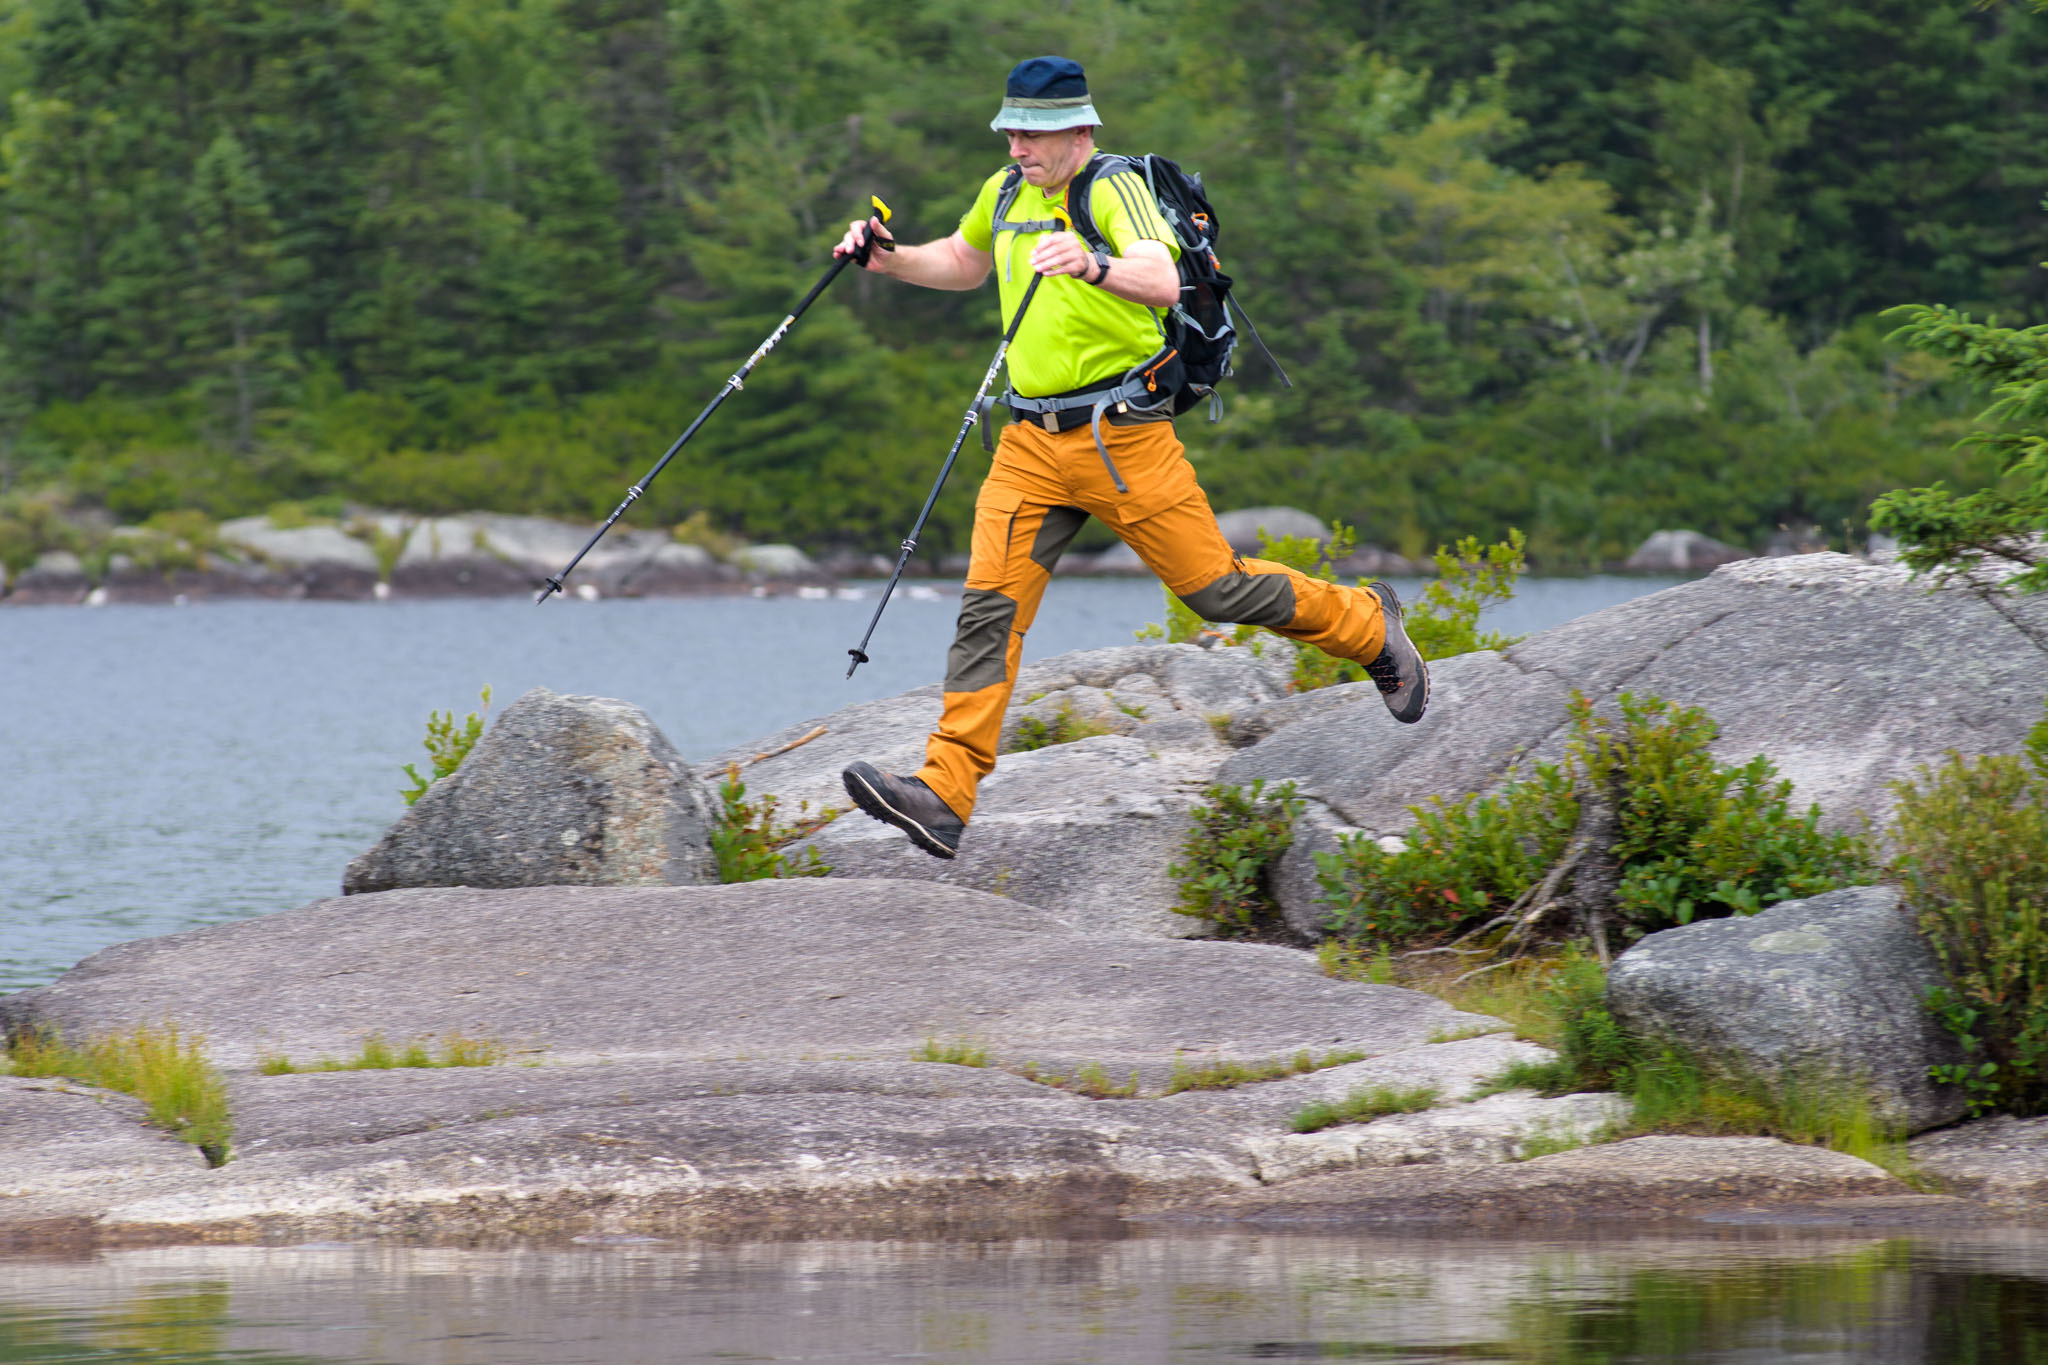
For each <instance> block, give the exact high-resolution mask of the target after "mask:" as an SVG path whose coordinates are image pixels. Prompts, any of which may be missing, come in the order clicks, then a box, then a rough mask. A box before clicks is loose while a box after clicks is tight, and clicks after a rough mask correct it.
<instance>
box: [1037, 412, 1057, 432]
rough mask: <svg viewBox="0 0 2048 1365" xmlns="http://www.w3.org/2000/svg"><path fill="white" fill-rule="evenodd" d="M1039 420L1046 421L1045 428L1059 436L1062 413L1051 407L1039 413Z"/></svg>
mask: <svg viewBox="0 0 2048 1365" xmlns="http://www.w3.org/2000/svg"><path fill="white" fill-rule="evenodd" d="M1038 420H1039V421H1041V422H1043V423H1045V429H1046V430H1047V431H1049V432H1051V433H1052V434H1053V435H1055V436H1057V435H1059V434H1060V415H1059V414H1058V413H1056V412H1054V411H1053V410H1052V409H1051V408H1047V409H1046V410H1045V411H1044V412H1041V413H1039V414H1038Z"/></svg>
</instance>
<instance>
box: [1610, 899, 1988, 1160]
mask: <svg viewBox="0 0 2048 1365" xmlns="http://www.w3.org/2000/svg"><path fill="white" fill-rule="evenodd" d="M1941 980H1942V977H1941V971H1940V968H1939V966H1938V965H1937V964H1936V962H1935V960H1934V955H1933V953H1932V951H1931V950H1929V948H1928V947H1927V944H1926V943H1925V941H1924V940H1922V939H1921V938H1920V936H1919V934H1918V933H1916V932H1915V931H1914V928H1913V924H1912V921H1911V920H1910V919H1909V918H1908V917H1907V915H1906V913H1905V911H1904V910H1903V909H1902V908H1901V907H1900V904H1899V893H1898V890H1897V888H1895V887H1888V886H1883V887H1880V886H1859V887H1848V888H1845V889H1843V890H1840V891H1830V892H1828V893H1827V894H1826V895H1822V896H1814V897H1811V898H1809V899H1806V900H1797V901H1786V902H1784V903H1783V904H1780V905H1775V906H1772V907H1771V908H1770V909H1768V910H1766V911H1764V912H1762V913H1761V914H1758V915H1754V916H1749V917H1740V916H1738V917H1736V918H1732V919H1714V920H1703V921H1701V922H1699V923H1697V924H1688V925H1685V926H1684V927H1682V928H1678V929H1666V930H1665V931H1663V932H1662V933H1657V934H1651V935H1650V936H1649V937H1647V938H1645V939H1644V940H1643V941H1642V942H1640V943H1638V944H1636V946H1635V947H1633V948H1630V949H1629V950H1628V951H1627V952H1625V953H1623V954H1622V955H1621V956H1620V957H1619V958H1618V959H1616V961H1615V963H1614V968H1613V970H1612V971H1611V972H1609V973H1608V977H1607V1000H1608V1005H1609V1007H1610V1008H1611V1009H1612V1010H1613V1011H1614V1015H1615V1017H1616V1018H1617V1019H1619V1020H1620V1021H1621V1022H1622V1023H1623V1024H1625V1025H1627V1026H1628V1027H1629V1028H1631V1029H1633V1030H1635V1031H1637V1032H1639V1033H1643V1034H1647V1035H1649V1036H1652V1037H1656V1038H1661V1039H1665V1040H1668V1041H1669V1042H1671V1043H1673V1044H1674V1045H1676V1046H1679V1047H1682V1048H1684V1049H1686V1050H1688V1051H1690V1052H1692V1053H1694V1054H1696V1055H1698V1056H1699V1057H1700V1058H1701V1059H1702V1060H1704V1061H1706V1062H1708V1063H1709V1064H1712V1065H1715V1066H1719V1067H1722V1068H1725V1069H1728V1070H1730V1071H1733V1072H1735V1073H1736V1074H1738V1075H1759V1076H1764V1077H1769V1078H1778V1079H1786V1080H1797V1081H1803V1082H1805V1083H1808V1084H1815V1085H1829V1084H1843V1083H1855V1084H1860V1085H1861V1086H1862V1087H1863V1088H1864V1089H1865V1090H1867V1092H1868V1093H1869V1095H1870V1098H1871V1101H1872V1104H1873V1107H1874V1108H1876V1110H1877V1111H1878V1112H1879V1113H1880V1114H1882V1115H1883V1116H1884V1117H1885V1118H1886V1119H1887V1120H1888V1121H1890V1122H1892V1123H1895V1124H1899V1125H1901V1126H1903V1127H1904V1128H1905V1129H1906V1131H1908V1132H1919V1131H1921V1130H1922V1129H1926V1128H1933V1127H1937V1126H1939V1125H1941V1124H1944V1123H1949V1122H1952V1121H1954V1120H1955V1119H1958V1118H1960V1117H1962V1114H1963V1111H1964V1108H1965V1099H1964V1096H1963V1095H1962V1093H1961V1092H1960V1091H1959V1090H1958V1089H1957V1088H1956V1087H1954V1086H1938V1085H1936V1084H1935V1083H1934V1082H1932V1081H1930V1080H1929V1079H1928V1078H1927V1069H1928V1067H1930V1066H1933V1065H1936V1064H1938V1063H1948V1062H1956V1061H1960V1060H1962V1052H1961V1050H1960V1048H1959V1047H1958V1046H1957V1044H1956V1041H1955V1039H1954V1038H1953V1037H1951V1036H1950V1035H1949V1034H1948V1033H1947V1031H1946V1030H1944V1029H1942V1028H1941V1027H1940V1025H1938V1024H1937V1023H1935V1021H1934V1020H1933V1019H1932V1018H1931V1017H1929V1015H1928V1013H1927V1010H1926V1008H1925V1007H1924V1006H1923V1005H1922V1004H1921V999H1922V997H1923V996H1924V995H1925V994H1926V992H1927V991H1928V990H1929V989H1931V988H1933V987H1934V986H1936V985H1939V984H1940V982H1941Z"/></svg>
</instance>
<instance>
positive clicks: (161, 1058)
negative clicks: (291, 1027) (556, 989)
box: [7, 1024, 233, 1166]
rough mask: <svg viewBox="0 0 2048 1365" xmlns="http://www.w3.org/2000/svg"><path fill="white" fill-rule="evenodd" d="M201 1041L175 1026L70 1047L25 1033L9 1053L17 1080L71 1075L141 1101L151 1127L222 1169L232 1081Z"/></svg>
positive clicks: (227, 1148) (229, 1132)
mask: <svg viewBox="0 0 2048 1365" xmlns="http://www.w3.org/2000/svg"><path fill="white" fill-rule="evenodd" d="M203 1043H204V1040H203V1039H200V1038H190V1037H186V1036H184V1035H182V1034H181V1033H180V1032H179V1031H178V1027H177V1025H175V1024H165V1025H163V1026H161V1027H157V1028H152V1027H147V1026H143V1027H138V1028H136V1029H134V1030H132V1031H130V1032H127V1033H111V1034H106V1035H103V1036H101V1037H97V1038H90V1039H88V1040H86V1041H85V1042H84V1043H82V1044H71V1043H67V1042H65V1041H64V1040H63V1039H62V1038H60V1037H58V1036H57V1035H56V1034H54V1033H46V1032H39V1031H36V1030H33V1029H31V1030H26V1031H23V1032H22V1033H19V1034H17V1035H16V1036H15V1037H14V1038H13V1040H12V1041H11V1042H10V1044H9V1046H8V1050H7V1061H8V1063H9V1069H11V1070H12V1071H13V1073H14V1074H15V1075H17V1076H67V1077H69V1078H70V1079H72V1080H75V1081H80V1082H82V1083H84V1084H86V1085H96V1086H100V1087H102V1088H103V1089H107V1090H119V1091H121V1092H123V1093H124V1094H129V1095H133V1096H135V1097H136V1098H137V1099H139V1100H141V1101H142V1103H143V1106H144V1108H145V1110H146V1111H147V1116H148V1121H149V1123H150V1124H151V1125H152V1126H154V1127H157V1128H161V1129H163V1130H164V1131H165V1132H167V1133H169V1134H171V1135H172V1136H173V1137H176V1138H178V1139H180V1140H182V1141H185V1142H189V1143H191V1144H192V1145H193V1146H195V1147H197V1148H198V1149H199V1150H200V1151H201V1152H202V1153H204V1154H205V1156H206V1160H207V1162H208V1164H210V1165H214V1166H219V1165H222V1164H224V1163H225V1162H226V1161H227V1159H228V1156H229V1153H230V1150H231V1146H230V1144H231V1140H232V1138H233V1123H232V1122H231V1120H230V1118H229V1115H228V1091H227V1084H226V1083H225V1082H224V1081H223V1080H222V1079H221V1076H220V1073H219V1072H218V1071H215V1070H214V1069H213V1067H212V1065H211V1064H210V1063H208V1061H207V1060H206V1054H205V1051H204V1049H203Z"/></svg>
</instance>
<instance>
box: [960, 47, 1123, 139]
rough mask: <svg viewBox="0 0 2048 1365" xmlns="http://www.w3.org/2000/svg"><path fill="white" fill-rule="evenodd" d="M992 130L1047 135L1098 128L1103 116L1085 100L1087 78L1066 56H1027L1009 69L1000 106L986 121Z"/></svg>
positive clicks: (1076, 64) (1077, 64)
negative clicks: (1052, 132)
mask: <svg viewBox="0 0 2048 1365" xmlns="http://www.w3.org/2000/svg"><path fill="white" fill-rule="evenodd" d="M988 126H989V128H990V130H991V131H994V132H998V133H1000V132H1002V131H1003V130H1004V129H1006V128H1016V129H1020V130H1022V131H1024V132H1028V133H1047V132H1051V131H1053V130H1054V129H1058V128H1100V127H1101V126H1102V116H1101V115H1100V114H1098V113H1096V112H1095V106H1094V105H1093V104H1092V103H1090V102H1089V99H1088V77H1087V76H1086V75H1085V74H1083V73H1082V71H1081V64H1080V63H1079V62H1077V61H1074V60H1072V59H1071V58H1068V57H1029V58H1026V59H1025V60H1024V61H1021V62H1019V63H1017V64H1016V65H1015V66H1013V67H1011V68H1010V79H1009V82H1008V84H1006V85H1005V86H1004V87H1003V107H1002V108H1001V109H1000V110H998V111H997V113H996V116H995V117H994V118H992V119H990V120H989V124H988Z"/></svg>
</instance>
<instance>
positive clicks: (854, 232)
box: [832, 218, 896, 275]
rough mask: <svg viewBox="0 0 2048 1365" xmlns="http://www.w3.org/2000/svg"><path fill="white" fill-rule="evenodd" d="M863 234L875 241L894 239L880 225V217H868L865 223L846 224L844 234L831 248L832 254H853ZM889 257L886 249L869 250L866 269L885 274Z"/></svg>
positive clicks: (890, 240)
mask: <svg viewBox="0 0 2048 1365" xmlns="http://www.w3.org/2000/svg"><path fill="white" fill-rule="evenodd" d="M863 235H866V236H868V237H870V238H872V239H873V240H874V241H876V242H893V241H895V240H896V239H895V238H894V237H892V236H890V235H889V229H887V228H885V227H883V226H882V220H881V219H880V218H870V219H868V220H867V221H866V222H865V223H859V222H855V223H848V224H847V225H846V235H845V236H844V237H841V238H840V239H839V245H838V246H835V247H833V248H832V254H833V255H834V256H851V255H853V254H854V253H855V252H856V251H859V250H860V243H861V238H862V236H863ZM890 259H891V253H889V252H887V251H882V250H880V249H877V250H874V251H871V252H869V253H868V262H867V269H869V270H872V271H874V272H875V273H876V274H877V275H886V274H888V273H889V265H888V262H889V261H890Z"/></svg>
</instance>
